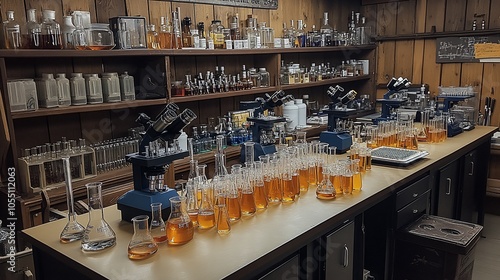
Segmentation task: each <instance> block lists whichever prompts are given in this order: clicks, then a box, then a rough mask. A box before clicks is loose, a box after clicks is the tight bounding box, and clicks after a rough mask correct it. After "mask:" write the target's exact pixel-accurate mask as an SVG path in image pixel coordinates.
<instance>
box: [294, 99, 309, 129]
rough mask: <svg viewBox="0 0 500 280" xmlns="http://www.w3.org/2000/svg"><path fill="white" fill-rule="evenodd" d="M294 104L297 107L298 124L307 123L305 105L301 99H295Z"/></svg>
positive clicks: (303, 124)
mask: <svg viewBox="0 0 500 280" xmlns="http://www.w3.org/2000/svg"><path fill="white" fill-rule="evenodd" d="M295 105H297V107H298V108H299V122H298V126H305V125H306V123H307V106H306V104H304V102H303V101H302V99H300V98H299V99H295Z"/></svg>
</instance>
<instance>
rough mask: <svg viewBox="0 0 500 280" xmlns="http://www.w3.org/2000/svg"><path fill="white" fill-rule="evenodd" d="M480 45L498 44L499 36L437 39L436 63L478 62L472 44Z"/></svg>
mask: <svg viewBox="0 0 500 280" xmlns="http://www.w3.org/2000/svg"><path fill="white" fill-rule="evenodd" d="M480 43H500V35H489V36H466V37H443V38H437V39H436V48H437V50H436V63H452V62H479V59H476V58H474V44H480Z"/></svg>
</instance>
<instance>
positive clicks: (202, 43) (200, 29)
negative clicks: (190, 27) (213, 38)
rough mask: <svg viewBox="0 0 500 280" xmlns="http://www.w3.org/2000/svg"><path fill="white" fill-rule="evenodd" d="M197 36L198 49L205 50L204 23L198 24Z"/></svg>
mask: <svg viewBox="0 0 500 280" xmlns="http://www.w3.org/2000/svg"><path fill="white" fill-rule="evenodd" d="M197 27H198V35H199V36H200V49H206V48H207V38H206V36H205V23H204V22H198V26H197Z"/></svg>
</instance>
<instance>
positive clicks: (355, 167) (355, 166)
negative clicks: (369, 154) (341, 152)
mask: <svg viewBox="0 0 500 280" xmlns="http://www.w3.org/2000/svg"><path fill="white" fill-rule="evenodd" d="M359 161H360V160H359V159H355V160H351V166H350V169H351V173H352V188H353V189H354V190H359V191H360V190H361V188H362V187H363V183H362V178H361V172H360V168H359Z"/></svg>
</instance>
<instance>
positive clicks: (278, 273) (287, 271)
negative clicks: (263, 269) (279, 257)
mask: <svg viewBox="0 0 500 280" xmlns="http://www.w3.org/2000/svg"><path fill="white" fill-rule="evenodd" d="M299 261H300V257H299V254H297V255H295V256H293V257H292V258H290V259H289V260H287V261H285V262H284V263H282V264H280V265H279V266H278V267H276V268H275V269H273V270H271V271H270V272H269V273H267V274H266V275H264V276H263V277H261V278H259V279H260V280H273V279H298V278H299V276H300V274H299Z"/></svg>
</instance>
